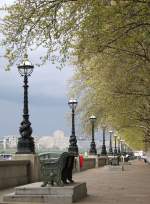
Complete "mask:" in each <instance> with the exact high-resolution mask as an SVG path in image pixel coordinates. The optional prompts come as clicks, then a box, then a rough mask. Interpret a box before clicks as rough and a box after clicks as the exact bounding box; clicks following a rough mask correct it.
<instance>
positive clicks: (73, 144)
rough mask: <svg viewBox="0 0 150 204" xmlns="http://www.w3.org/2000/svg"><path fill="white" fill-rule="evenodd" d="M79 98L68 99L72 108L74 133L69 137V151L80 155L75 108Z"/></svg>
mask: <svg viewBox="0 0 150 204" xmlns="http://www.w3.org/2000/svg"><path fill="white" fill-rule="evenodd" d="M77 104H78V102H77V100H76V99H70V100H69V101H68V105H69V107H70V108H71V110H72V133H71V136H70V139H69V143H70V145H69V148H68V151H69V152H71V153H73V154H74V155H76V156H78V153H79V151H78V146H77V139H76V135H75V109H76V107H77Z"/></svg>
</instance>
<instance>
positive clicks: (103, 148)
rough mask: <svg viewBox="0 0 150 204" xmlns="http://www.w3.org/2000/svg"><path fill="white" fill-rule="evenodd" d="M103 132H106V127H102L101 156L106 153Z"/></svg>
mask: <svg viewBox="0 0 150 204" xmlns="http://www.w3.org/2000/svg"><path fill="white" fill-rule="evenodd" d="M105 131H106V127H103V145H102V151H101V155H104V156H105V155H107V151H106V145H105Z"/></svg>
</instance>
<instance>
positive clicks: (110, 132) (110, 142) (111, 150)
mask: <svg viewBox="0 0 150 204" xmlns="http://www.w3.org/2000/svg"><path fill="white" fill-rule="evenodd" d="M112 134H113V131H111V130H110V131H109V135H110V138H109V155H113V149H112Z"/></svg>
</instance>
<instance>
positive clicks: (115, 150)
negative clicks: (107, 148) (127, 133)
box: [114, 135, 117, 155]
mask: <svg viewBox="0 0 150 204" xmlns="http://www.w3.org/2000/svg"><path fill="white" fill-rule="evenodd" d="M114 139H115V148H114V155H117V146H116V144H117V135H114Z"/></svg>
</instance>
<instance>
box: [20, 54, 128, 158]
mask: <svg viewBox="0 0 150 204" xmlns="http://www.w3.org/2000/svg"><path fill="white" fill-rule="evenodd" d="M33 69H34V66H33V65H32V64H31V62H30V61H29V60H28V55H27V54H25V56H24V59H23V62H22V64H20V65H18V71H19V73H20V75H21V76H22V77H23V78H24V85H23V88H24V107H23V120H22V122H21V125H20V128H19V132H20V135H21V137H20V138H19V139H18V144H17V154H34V153H35V144H34V138H33V137H32V136H31V135H32V128H31V123H30V121H29V109H28V87H29V86H28V77H29V76H31V74H32V72H33ZM77 104H78V102H77V100H76V99H70V100H69V101H68V105H69V107H70V108H71V110H72V131H71V135H70V139H69V148H68V151H69V152H71V153H73V154H74V155H76V156H77V155H78V153H79V150H78V146H77V139H76V135H75V110H76V107H77ZM90 121H91V125H92V140H91V144H90V150H89V154H93V155H96V154H97V150H96V144H95V138H94V126H95V121H96V117H95V116H94V115H91V116H90ZM105 131H106V127H103V144H102V151H101V155H107V150H106V145H105ZM109 134H110V142H109V155H113V149H112V134H113V132H112V131H109ZM114 138H115V148H114V155H117V154H120V153H121V152H124V151H126V150H125V148H126V147H125V146H124V144H123V142H124V141H123V140H120V139H119V140H118V151H117V146H116V143H117V136H116V135H114ZM120 146H121V150H120Z"/></svg>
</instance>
